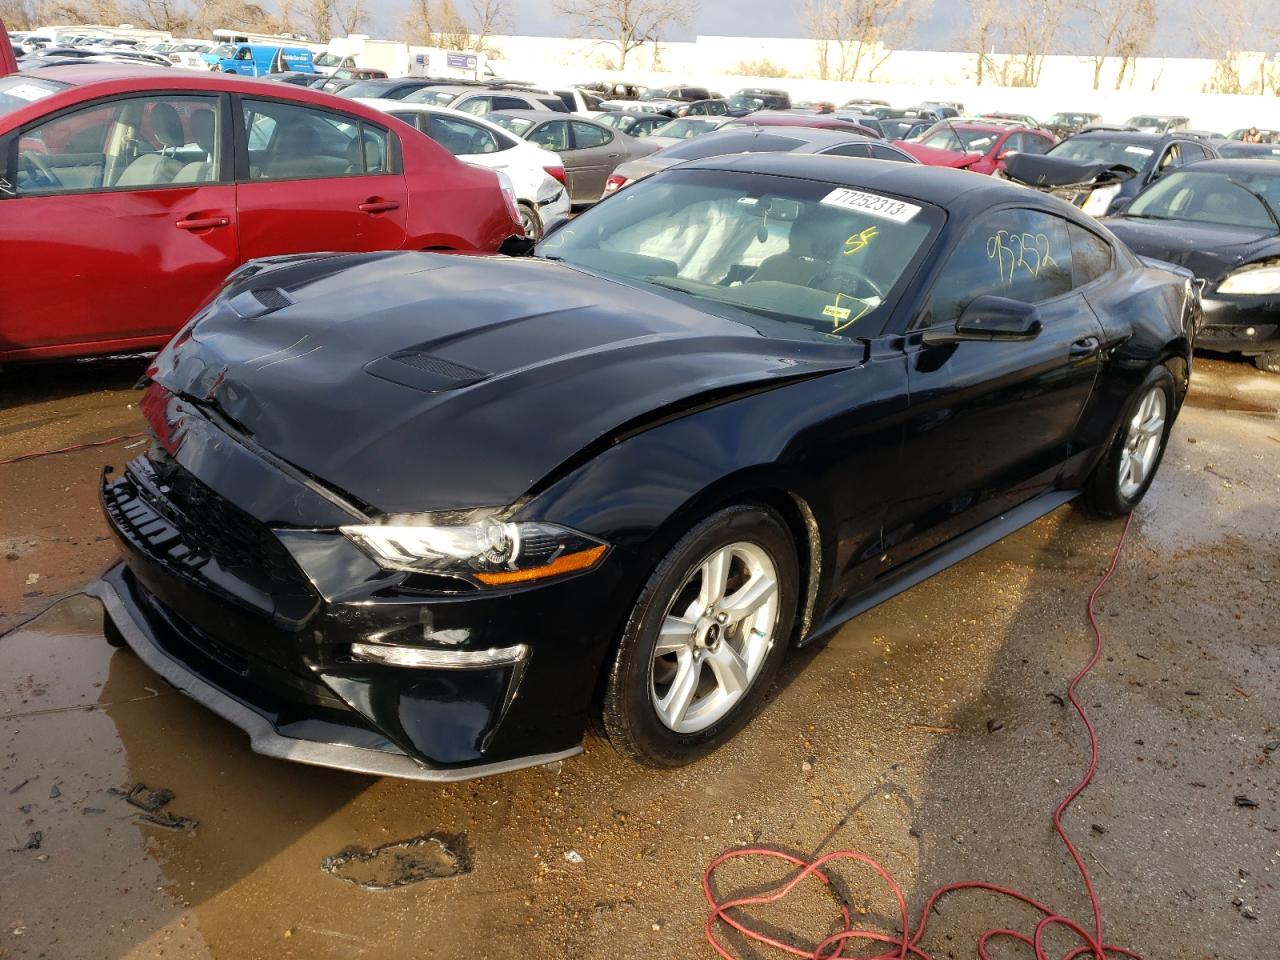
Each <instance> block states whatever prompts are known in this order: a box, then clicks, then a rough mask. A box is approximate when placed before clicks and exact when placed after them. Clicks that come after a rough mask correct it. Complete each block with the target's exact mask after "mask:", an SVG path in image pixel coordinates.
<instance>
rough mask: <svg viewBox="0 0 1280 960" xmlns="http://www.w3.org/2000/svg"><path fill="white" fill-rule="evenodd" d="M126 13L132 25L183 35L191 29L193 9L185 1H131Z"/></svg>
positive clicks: (126, 7) (125, 10) (125, 9)
mask: <svg viewBox="0 0 1280 960" xmlns="http://www.w3.org/2000/svg"><path fill="white" fill-rule="evenodd" d="M124 13H125V16H127V17H128V18H129V22H130V23H135V24H139V25H141V26H144V27H147V28H148V29H151V30H169V31H171V32H173V33H178V34H183V33H188V32H189V31H190V29H191V19H192V17H191V9H190V8H189V7H188V6H187V5H186V3H185V2H183V0H129V2H128V3H127V4H126V5H125V8H124Z"/></svg>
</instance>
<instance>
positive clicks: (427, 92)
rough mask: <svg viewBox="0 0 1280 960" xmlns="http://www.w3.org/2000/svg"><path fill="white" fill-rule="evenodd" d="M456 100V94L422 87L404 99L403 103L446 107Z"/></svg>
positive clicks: (437, 88)
mask: <svg viewBox="0 0 1280 960" xmlns="http://www.w3.org/2000/svg"><path fill="white" fill-rule="evenodd" d="M457 99H458V94H456V93H450V92H449V91H448V90H441V89H440V88H439V87H423V88H422V89H421V90H415V91H413V93H411V94H409V95H408V96H407V97H405V98H404V102H405V103H426V104H430V105H431V106H433V107H447V106H448V105H449V104H451V103H453V101H455V100H457Z"/></svg>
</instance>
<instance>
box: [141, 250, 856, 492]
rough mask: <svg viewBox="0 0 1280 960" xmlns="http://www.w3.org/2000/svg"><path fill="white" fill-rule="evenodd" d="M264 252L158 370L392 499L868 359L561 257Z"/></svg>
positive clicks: (335, 478)
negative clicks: (706, 402) (775, 333)
mask: <svg viewBox="0 0 1280 960" xmlns="http://www.w3.org/2000/svg"><path fill="white" fill-rule="evenodd" d="M255 266H260V271H259V272H257V273H256V274H255V275H246V274H247V273H249V272H251V271H252V270H253V269H254V268H253V267H250V268H249V271H242V272H241V273H240V274H237V279H236V280H235V282H234V283H233V284H231V285H230V286H229V287H228V288H227V289H226V290H224V291H223V293H222V294H221V295H220V296H219V297H218V298H217V300H215V301H214V302H213V303H212V304H211V305H210V306H209V307H208V308H206V310H205V311H203V312H202V314H201V315H200V316H199V317H197V319H196V321H195V322H194V324H193V325H192V326H190V327H189V328H187V329H186V330H184V331H183V332H182V333H180V334H179V335H178V336H177V337H176V338H175V339H174V341H173V342H172V343H171V344H170V345H169V346H167V347H166V348H165V349H164V350H163V351H162V352H161V354H160V355H159V356H158V357H157V358H156V362H155V364H154V367H153V370H152V373H151V375H152V379H153V380H155V381H156V382H157V383H159V384H161V385H162V386H164V387H165V388H167V389H169V390H171V391H173V392H175V393H178V394H181V395H183V396H186V397H189V398H191V399H193V400H195V401H197V402H200V403H205V404H208V405H210V406H213V407H216V408H217V410H218V411H219V412H220V413H221V414H222V415H223V416H225V417H227V418H229V419H230V420H232V421H233V422H234V423H235V424H236V425H238V427H239V428H240V429H242V430H244V431H245V432H246V433H247V434H249V435H250V436H252V438H253V439H254V440H255V441H256V442H257V443H258V444H260V445H261V446H263V447H265V448H266V449H267V450H269V451H271V452H272V453H274V454H275V455H276V456H278V457H280V458H282V459H283V460H286V461H288V462H290V463H292V464H293V465H295V466H296V467H299V468H301V469H302V470H304V471H306V472H307V473H309V474H311V475H313V476H314V477H316V478H318V479H319V480H321V481H322V482H324V483H326V484H329V485H330V486H332V487H334V488H336V489H337V490H339V491H341V492H344V493H345V494H347V495H348V496H351V497H354V498H356V499H358V500H359V501H362V502H363V503H364V504H366V505H367V506H368V507H370V508H371V509H372V510H374V511H380V512H385V513H406V512H426V511H453V510H466V509H471V508H475V507H500V506H505V505H509V504H512V503H514V502H516V501H517V500H519V499H520V498H521V497H522V496H524V495H525V494H526V493H527V492H529V490H530V489H531V488H532V487H533V486H534V485H535V484H537V482H538V481H539V480H542V479H544V478H546V477H547V476H548V475H549V474H551V473H552V472H553V471H555V470H556V468H557V467H558V466H560V465H561V464H564V463H565V462H566V461H570V460H572V459H574V458H576V457H577V456H578V455H579V454H580V453H581V452H582V451H584V450H586V449H588V448H590V447H591V446H592V445H593V444H598V443H606V442H609V440H610V438H611V437H612V436H614V435H615V434H616V433H617V431H619V430H620V429H642V428H643V426H644V424H645V422H646V421H647V420H652V419H653V418H655V417H659V416H665V415H667V414H669V413H670V412H672V411H673V410H678V409H679V408H681V407H682V406H685V405H689V404H691V403H694V402H699V401H700V400H702V399H703V398H707V399H712V398H720V397H723V396H732V395H734V394H735V392H740V391H742V390H747V389H755V388H756V386H757V385H761V384H763V385H766V386H767V385H771V384H777V383H780V382H782V381H784V380H786V379H789V378H797V377H805V376H812V375H814V374H817V373H821V372H824V371H828V370H834V369H840V368H843V367H848V366H850V365H852V364H854V363H857V362H860V361H861V360H862V358H863V352H862V351H861V350H858V349H855V348H854V345H852V344H850V349H849V351H848V352H844V351H840V352H839V353H838V354H837V355H836V359H835V360H834V361H833V352H832V350H831V347H830V345H821V344H806V343H801V342H791V341H783V340H779V339H776V338H770V337H766V336H764V335H763V334H762V333H761V332H760V331H759V330H757V329H755V328H754V327H753V326H751V325H750V324H749V323H746V322H737V321H735V320H730V319H725V318H722V317H718V316H714V315H711V314H708V313H705V312H703V311H701V310H699V309H696V307H694V306H691V305H688V304H687V303H685V302H682V301H681V300H680V299H678V298H677V297H676V296H675V295H672V296H667V295H665V294H662V293H658V292H650V291H648V290H645V289H638V288H637V287H634V286H632V285H629V284H622V283H618V282H614V281H611V280H608V279H605V278H601V277H597V276H593V275H590V274H586V273H583V272H581V271H578V270H574V269H572V268H569V267H566V266H561V265H558V264H554V263H550V262H547V261H542V260H513V259H508V258H504V257H470V256H457V255H445V254H429V253H389V254H371V255H370V254H366V255H355V256H335V255H329V256H321V257H313V258H308V259H300V258H286V259H282V260H281V261H279V262H271V261H267V262H265V263H263V264H261V265H255Z"/></svg>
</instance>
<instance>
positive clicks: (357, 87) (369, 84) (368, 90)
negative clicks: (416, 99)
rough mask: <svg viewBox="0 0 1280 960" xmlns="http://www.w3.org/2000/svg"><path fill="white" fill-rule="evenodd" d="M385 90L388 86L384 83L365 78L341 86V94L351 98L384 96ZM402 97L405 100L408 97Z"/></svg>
mask: <svg viewBox="0 0 1280 960" xmlns="http://www.w3.org/2000/svg"><path fill="white" fill-rule="evenodd" d="M387 90H388V87H387V85H386V84H385V83H377V82H375V81H368V80H367V81H364V82H357V83H353V84H351V85H350V86H349V87H343V88H342V95H343V96H344V97H351V98H353V99H354V98H356V97H373V98H375V99H376V98H379V97H385V96H386V94H387ZM404 99H406V100H407V99H408V97H405V98H404Z"/></svg>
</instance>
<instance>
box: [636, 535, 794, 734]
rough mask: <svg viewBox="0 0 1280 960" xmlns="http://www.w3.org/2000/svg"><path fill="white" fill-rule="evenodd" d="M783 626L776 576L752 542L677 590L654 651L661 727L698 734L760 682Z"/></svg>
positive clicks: (726, 552) (716, 557)
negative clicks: (780, 624)
mask: <svg viewBox="0 0 1280 960" xmlns="http://www.w3.org/2000/svg"><path fill="white" fill-rule="evenodd" d="M777 623H778V571H777V568H776V567H775V566H774V563H773V560H772V559H771V558H770V557H769V554H768V553H766V552H765V551H764V550H763V549H762V548H761V547H758V546H756V545H755V544H754V543H746V542H738V543H733V544H730V545H729V546H727V547H720V548H718V549H716V550H715V551H714V552H712V554H711V555H710V556H709V557H707V558H706V559H705V560H704V561H703V562H702V563H700V564H699V565H698V566H697V568H696V569H695V570H693V571H691V572H690V574H689V575H688V576H687V577H686V578H685V582H684V583H683V584H681V586H680V589H679V590H677V591H676V595H675V597H674V598H673V599H672V602H671V607H670V608H669V609H668V610H667V615H666V617H665V618H664V619H663V621H662V628H661V630H660V631H659V633H658V642H657V645H656V646H655V647H654V657H653V682H652V684H651V686H650V693H651V694H652V697H653V706H654V709H655V710H657V711H658V716H659V717H660V718H661V720H662V722H663V723H664V724H666V725H667V727H669V728H670V729H672V730H674V731H675V732H676V733H699V732H700V731H702V730H705V729H707V728H708V727H710V726H712V725H713V724H715V723H717V722H719V721H720V720H721V719H723V718H724V717H725V715H726V714H728V713H729V711H730V710H732V709H733V708H734V706H735V705H736V704H737V703H738V701H739V700H741V699H742V697H743V695H744V694H745V693H746V692H747V690H748V689H749V688H750V687H751V684H752V683H753V682H754V681H755V679H756V677H757V676H759V674H760V670H761V668H762V667H763V666H764V663H765V660H766V659H767V658H768V656H769V650H770V648H771V647H772V645H773V643H774V630H775V628H776V626H777Z"/></svg>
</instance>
